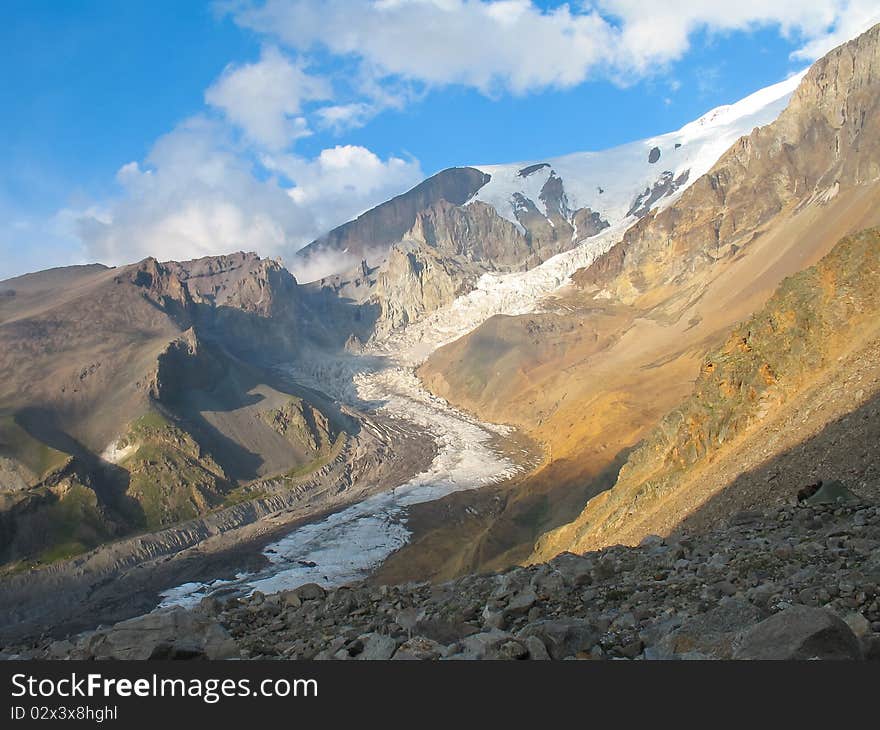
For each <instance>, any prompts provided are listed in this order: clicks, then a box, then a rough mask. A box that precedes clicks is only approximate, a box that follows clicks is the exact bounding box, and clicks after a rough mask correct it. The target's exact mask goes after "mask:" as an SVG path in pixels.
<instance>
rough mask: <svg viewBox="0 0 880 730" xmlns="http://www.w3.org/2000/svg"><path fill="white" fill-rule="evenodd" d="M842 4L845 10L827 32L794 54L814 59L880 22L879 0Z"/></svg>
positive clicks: (863, 0)
mask: <svg viewBox="0 0 880 730" xmlns="http://www.w3.org/2000/svg"><path fill="white" fill-rule="evenodd" d="M841 5H844V6H845V12H840V13H838V14H837V16H836V17H835V19H834V22H833V23H832V24H831V26H830V27H829V29H828V30H827V32H825V33H819V34H817V35H816V36H815V37H814V38H812V39H811V40H810V41H809V42H807V43H806V44H805V45H804V46H803V47H802V48H800V49H799V50H798V51H796V52H795V53H794V54H793V55H794V57H795V58H797V59H801V60H805V61H813V60H815V59H817V58H819V57H821V56H823V55H825V54H826V53H828V51H830V50H831V49H832V48H834V47H835V46H839V45H840V44H841V43H845V42H846V41H848V40H850V39H851V38H855V37H856V36H857V35H859V34H860V33H861V32H863V31H864V30H866V29H867V28H870V27H872V26H874V25H876V24H877V23H880V4H878V3H877V0H851V2H847V3H841Z"/></svg>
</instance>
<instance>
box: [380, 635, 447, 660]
mask: <svg viewBox="0 0 880 730" xmlns="http://www.w3.org/2000/svg"><path fill="white" fill-rule="evenodd" d="M445 648H446V647H444V646H442V645H441V644H438V643H437V642H436V641H432V640H431V639H426V638H425V637H424V636H414V637H413V638H412V639H408V640H407V641H405V642H403V643H402V644H401V645H400V646H399V647H398V648H397V651H396V652H394V656H393V657H391V658H392V659H394V660H398V661H399V660H405V659H409V660H413V659H416V660H420V661H425V660H428V659H438V658H439V657H440V655H441V654H442V653H443V651H444V650H445Z"/></svg>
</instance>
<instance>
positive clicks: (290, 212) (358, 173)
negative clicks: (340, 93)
mask: <svg viewBox="0 0 880 730" xmlns="http://www.w3.org/2000/svg"><path fill="white" fill-rule="evenodd" d="M263 162H264V163H265V167H264V168H263V173H264V174H261V175H259V176H258V175H255V172H256V170H255V163H254V161H253V160H252V159H251V158H249V157H248V155H247V154H246V152H245V151H244V150H242V149H240V148H239V147H236V146H235V145H234V143H233V141H232V139H231V137H230V134H229V130H228V128H227V127H226V126H225V125H223V124H221V123H219V122H217V121H212V120H209V119H206V118H204V117H195V118H193V119H190V120H187V121H186V122H184V123H183V124H181V125H179V126H178V127H177V128H176V129H175V130H173V131H172V132H170V133H169V134H167V135H165V136H164V137H162V138H160V139H159V140H158V141H157V143H156V144H155V146H154V147H153V149H152V151H151V153H150V155H149V157H148V159H147V164H146V169H144V168H142V167H141V165H139V164H138V163H136V162H131V163H128V164H126V165H124V166H123V167H122V168H120V170H119V172H118V173H117V179H118V180H119V182H120V184H121V185H122V186H123V195H122V196H121V197H120V198H119V199H118V200H117V201H115V203H114V204H111V205H109V206H107V209H106V210H103V209H102V210H101V211H100V212H92V213H88V212H87V213H84V214H82V215H80V216H79V218H78V228H79V235H80V237H81V239H82V240H83V242H84V245H85V248H86V252H87V258H88V259H89V260H98V261H102V262H104V263H112V264H119V263H127V262H130V261H136V260H139V259H141V258H144V257H146V256H155V257H156V258H158V259H160V260H165V259H177V260H181V259H188V258H196V257H199V256H207V255H212V254H219V253H226V252H229V251H237V250H256V251H258V252H259V253H261V254H263V255H268V256H280V257H282V258H286V259H288V260H289V258H290V256H291V255H292V254H293V253H294V252H295V251H297V250H298V249H299V248H301V247H302V246H304V245H305V244H307V243H308V242H309V241H311V240H313V239H314V238H317V237H318V236H319V235H321V234H323V233H325V232H326V231H327V230H329V229H330V228H333V227H335V226H337V225H340V224H341V223H344V222H345V221H346V220H348V219H349V218H351V217H352V216H353V215H356V214H357V213H360V212H361V211H362V210H365V209H367V208H370V207H372V206H374V205H377V204H378V203H381V202H383V201H384V200H386V199H387V198H388V197H391V196H393V195H396V194H398V193H401V192H404V191H405V190H406V189H407V188H409V187H411V186H412V185H414V184H416V183H417V182H418V181H419V180H420V179H421V178H422V172H421V169H420V168H419V165H418V163H417V162H414V161H410V162H407V161H404V160H401V159H399V158H395V157H392V158H390V159H388V160H385V161H383V160H381V159H380V158H379V157H378V156H376V155H375V154H373V153H372V152H370V151H369V150H367V149H365V148H363V147H353V146H345V147H337V148H333V149H329V150H324V151H323V152H321V153H320V154H319V155H318V157H317V158H316V159H315V160H313V161H309V160H305V159H303V158H300V157H297V156H295V155H292V154H288V155H281V156H278V157H275V158H273V157H271V156H270V157H267V158H266V159H265V160H263ZM266 171H269V172H278V173H283V174H284V175H285V177H287V178H289V179H291V180H293V181H295V185H294V187H293V188H292V189H291V188H285V187H284V186H282V185H281V184H280V183H279V181H278V179H277V178H276V177H274V176H271V175H270V176H269V177H267V176H266V175H265V172H266Z"/></svg>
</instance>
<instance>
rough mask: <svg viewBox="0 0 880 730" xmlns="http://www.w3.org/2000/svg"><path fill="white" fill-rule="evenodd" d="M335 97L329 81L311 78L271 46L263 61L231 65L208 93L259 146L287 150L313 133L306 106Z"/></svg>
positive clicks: (207, 100) (213, 101)
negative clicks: (307, 120)
mask: <svg viewBox="0 0 880 730" xmlns="http://www.w3.org/2000/svg"><path fill="white" fill-rule="evenodd" d="M331 95H332V90H331V88H330V84H329V83H328V82H327V80H326V79H323V78H321V77H320V76H313V75H310V74H309V73H307V72H306V71H305V70H304V69H303V67H302V66H301V65H298V64H294V63H293V62H291V61H290V59H288V58H287V57H285V56H284V54H282V53H281V52H280V51H279V50H278V49H277V48H275V47H272V46H269V47H267V48H265V49H263V53H262V55H261V57H260V60H259V61H258V62H257V63H252V64H245V65H242V66H235V65H230V66H227V67H226V70H225V71H224V72H223V74H222V75H221V76H220V78H219V79H217V81H215V82H214V84H213V85H212V86H211V87H210V88H209V89H208V90H207V91H206V92H205V101H206V102H207V103H208V104H210V105H211V106H213V107H216V108H218V109H220V110H222V111H223V113H224V114H225V115H226V117H227V118H228V119H229V120H230V121H231V122H233V123H234V124H236V125H238V126H239V127H241V128H242V129H243V130H244V132H245V134H247V135H248V137H249V138H250V139H251V140H253V141H254V142H257V143H259V144H261V145H264V146H266V147H269V148H272V149H282V148H284V147H288V146H289V145H290V144H291V143H292V142H293V141H294V140H295V139H297V138H299V137H303V136H306V135H308V134H309V133H310V131H309V128H308V123H307V122H306V119H305V118H304V117H303V116H301V115H300V112H301V111H302V107H303V104H304V103H305V102H308V101H316V100H325V99H329V98H330V97H331Z"/></svg>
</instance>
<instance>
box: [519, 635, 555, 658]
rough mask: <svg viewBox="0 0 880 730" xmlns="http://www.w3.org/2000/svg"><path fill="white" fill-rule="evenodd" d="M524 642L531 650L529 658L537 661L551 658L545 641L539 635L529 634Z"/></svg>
mask: <svg viewBox="0 0 880 730" xmlns="http://www.w3.org/2000/svg"><path fill="white" fill-rule="evenodd" d="M523 643H524V644H525V647H526V649H528V650H529V659H533V660H536V661H537V660H547V659H549V658H550V655H549V654H548V653H547V647H546V646H544V642H543V641H541V640H540V639H539V638H538V637H537V636H527V637H526V638H525V639H524V640H523Z"/></svg>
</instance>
